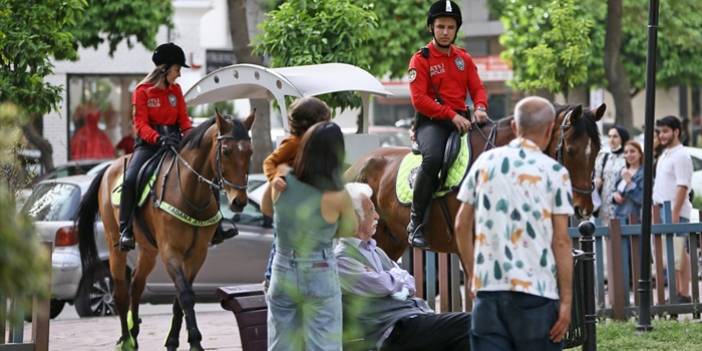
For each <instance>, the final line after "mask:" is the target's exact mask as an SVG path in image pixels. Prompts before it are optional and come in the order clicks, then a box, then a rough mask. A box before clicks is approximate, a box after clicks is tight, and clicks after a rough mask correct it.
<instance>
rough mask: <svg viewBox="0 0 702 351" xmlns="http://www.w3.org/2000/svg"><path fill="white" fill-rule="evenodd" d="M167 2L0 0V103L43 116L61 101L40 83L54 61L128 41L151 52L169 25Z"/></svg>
mask: <svg viewBox="0 0 702 351" xmlns="http://www.w3.org/2000/svg"><path fill="white" fill-rule="evenodd" d="M172 13H173V10H172V8H171V1H170V0H89V1H86V0H44V1H40V2H36V1H26V0H0V101H5V102H13V103H15V104H17V105H19V106H22V107H23V108H24V109H25V110H26V112H27V113H28V114H29V115H34V116H37V115H42V114H44V113H46V112H49V111H51V110H52V109H54V108H55V107H57V104H58V103H59V102H60V101H61V99H62V96H61V91H62V88H61V87H59V86H53V85H51V84H48V83H45V82H44V77H46V76H48V75H51V74H53V64H52V62H51V60H52V58H54V59H56V60H75V59H77V58H78V55H77V48H78V45H79V44H80V45H83V46H93V47H97V45H98V44H99V43H101V42H103V41H105V40H107V41H108V42H109V43H110V49H111V52H112V51H114V49H115V48H116V46H117V44H118V43H120V42H121V41H123V40H127V43H128V45H129V46H132V45H133V44H134V43H135V41H134V40H135V39H136V41H139V42H141V43H143V44H144V45H145V46H146V47H149V48H152V47H155V38H156V33H157V31H158V29H159V28H160V27H161V26H162V25H164V24H165V25H170V17H171V15H172Z"/></svg>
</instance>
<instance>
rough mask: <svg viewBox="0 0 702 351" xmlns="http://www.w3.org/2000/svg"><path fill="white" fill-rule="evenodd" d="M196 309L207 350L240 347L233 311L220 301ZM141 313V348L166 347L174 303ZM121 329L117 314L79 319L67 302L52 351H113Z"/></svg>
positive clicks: (55, 325)
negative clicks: (223, 305) (164, 344)
mask: <svg viewBox="0 0 702 351" xmlns="http://www.w3.org/2000/svg"><path fill="white" fill-rule="evenodd" d="M195 311H196V312H197V321H198V326H199V327H200V331H201V332H202V335H203V339H202V340H203V341H202V346H203V347H204V348H205V349H206V350H227V351H234V350H238V351H240V350H241V341H240V339H239V329H238V328H237V325H236V319H235V318H234V314H232V313H231V312H229V311H224V310H223V309H222V308H221V307H220V305H219V304H198V305H196V306H195ZM141 313H142V316H141V319H142V324H141V332H140V334H139V349H140V350H147V351H151V350H164V347H163V342H164V340H165V338H166V334H167V332H168V328H169V326H170V321H171V306H170V305H151V304H144V305H142V307H141ZM183 327H185V324H183ZM119 328H120V327H119V319H118V318H117V317H100V318H78V316H77V315H76V313H75V310H74V309H73V306H70V305H67V306H66V307H65V308H64V310H63V312H62V313H61V314H60V315H59V316H58V318H56V319H55V320H52V321H51V325H50V339H49V340H50V341H49V350H52V351H54V350H55V351H64V350H66V351H69V350H70V351H93V350H113V349H114V344H115V342H116V341H117V339H118V338H119ZM30 329H31V325H27V326H26V331H27V332H30ZM179 350H188V344H187V335H186V333H185V328H183V330H182V331H181V336H180V348H179Z"/></svg>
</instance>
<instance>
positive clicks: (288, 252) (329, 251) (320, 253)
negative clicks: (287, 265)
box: [275, 247, 334, 259]
mask: <svg viewBox="0 0 702 351" xmlns="http://www.w3.org/2000/svg"><path fill="white" fill-rule="evenodd" d="M275 252H276V254H281V255H283V256H286V257H288V258H292V259H295V258H315V257H321V258H324V259H327V258H332V257H334V249H333V248H332V247H327V248H323V249H317V250H313V251H310V252H304V254H301V253H300V252H299V250H295V249H288V248H283V247H276V248H275Z"/></svg>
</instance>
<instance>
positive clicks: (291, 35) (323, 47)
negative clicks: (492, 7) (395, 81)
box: [256, 0, 432, 108]
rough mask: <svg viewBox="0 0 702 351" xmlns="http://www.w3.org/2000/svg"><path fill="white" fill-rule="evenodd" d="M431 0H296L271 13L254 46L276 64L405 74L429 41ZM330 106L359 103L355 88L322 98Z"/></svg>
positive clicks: (396, 74)
mask: <svg viewBox="0 0 702 351" xmlns="http://www.w3.org/2000/svg"><path fill="white" fill-rule="evenodd" d="M431 3H432V1H431V0H415V1H406V0H387V1H361V0H330V1H321V0H307V1H305V0H292V1H287V2H285V3H283V4H282V5H281V6H279V7H278V8H277V9H276V10H273V11H271V12H269V14H268V17H267V18H266V20H265V21H264V22H263V23H262V24H261V35H260V36H259V37H258V38H257V41H256V50H257V52H259V53H262V54H265V55H267V56H270V58H271V65H272V66H274V67H280V66H294V65H309V64H318V63H327V62H344V63H349V64H352V65H356V66H359V67H361V68H363V69H365V70H367V71H369V72H370V73H371V74H373V75H375V76H377V77H383V76H390V77H402V76H404V74H405V73H406V72H407V65H408V63H409V59H410V57H411V55H412V54H413V53H414V52H416V51H417V50H419V48H420V47H421V46H422V45H424V44H425V42H426V41H428V40H429V36H428V34H427V32H426V11H427V9H428V8H429V6H430V5H431ZM322 98H323V99H324V100H325V101H326V102H327V103H328V104H329V105H330V107H333V108H335V107H340V108H348V107H357V106H360V103H361V101H360V99H359V98H358V96H356V95H354V94H352V93H339V94H332V95H331V96H323V97H322Z"/></svg>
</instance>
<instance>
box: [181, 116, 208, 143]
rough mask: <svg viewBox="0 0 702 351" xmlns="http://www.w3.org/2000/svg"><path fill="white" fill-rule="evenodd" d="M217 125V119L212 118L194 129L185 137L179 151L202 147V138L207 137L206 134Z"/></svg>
mask: <svg viewBox="0 0 702 351" xmlns="http://www.w3.org/2000/svg"><path fill="white" fill-rule="evenodd" d="M214 123H215V118H214V117H212V118H210V119H208V120H207V121H205V122H202V123H200V125H199V126H197V127H195V128H193V129H192V130H191V131H190V132H188V134H186V135H185V137H184V138H183V140H181V141H180V145H179V149H180V150H186V149H196V148H199V147H200V144H201V143H202V137H203V136H205V132H207V129H209V128H210V127H211V126H212V125H213V124H214Z"/></svg>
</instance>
